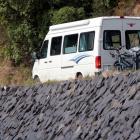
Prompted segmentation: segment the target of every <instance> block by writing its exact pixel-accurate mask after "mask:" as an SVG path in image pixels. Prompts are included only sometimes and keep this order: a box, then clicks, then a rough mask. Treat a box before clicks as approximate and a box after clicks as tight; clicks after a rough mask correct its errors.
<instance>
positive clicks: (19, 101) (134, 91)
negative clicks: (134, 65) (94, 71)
mask: <svg viewBox="0 0 140 140" xmlns="http://www.w3.org/2000/svg"><path fill="white" fill-rule="evenodd" d="M138 139H140V73H139V72H135V73H132V74H128V75H118V76H114V77H109V78H103V77H95V78H94V79H93V80H84V81H65V82H61V83H58V84H52V85H36V86H32V87H3V88H0V140H138Z"/></svg>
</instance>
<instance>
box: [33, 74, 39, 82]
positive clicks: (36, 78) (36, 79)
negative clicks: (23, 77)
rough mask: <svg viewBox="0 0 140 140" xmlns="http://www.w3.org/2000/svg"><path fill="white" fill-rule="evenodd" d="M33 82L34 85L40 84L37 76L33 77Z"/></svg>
mask: <svg viewBox="0 0 140 140" xmlns="http://www.w3.org/2000/svg"><path fill="white" fill-rule="evenodd" d="M34 82H35V83H41V82H40V79H39V77H38V76H37V75H36V76H35V77H34Z"/></svg>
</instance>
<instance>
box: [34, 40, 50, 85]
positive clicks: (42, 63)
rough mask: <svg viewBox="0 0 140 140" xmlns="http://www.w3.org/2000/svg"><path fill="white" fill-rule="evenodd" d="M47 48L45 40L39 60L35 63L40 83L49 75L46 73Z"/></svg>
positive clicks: (47, 41)
mask: <svg viewBox="0 0 140 140" xmlns="http://www.w3.org/2000/svg"><path fill="white" fill-rule="evenodd" d="M48 46H49V40H45V41H44V42H43V45H42V47H41V50H40V54H39V59H38V60H37V61H36V64H37V69H38V76H39V79H40V81H41V82H45V81H46V78H47V77H48V75H49V72H48V71H47V69H48V65H47V64H46V62H47V61H48Z"/></svg>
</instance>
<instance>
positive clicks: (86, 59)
mask: <svg viewBox="0 0 140 140" xmlns="http://www.w3.org/2000/svg"><path fill="white" fill-rule="evenodd" d="M120 46H122V47H124V48H126V49H130V48H131V47H135V46H140V17H118V16H115V17H98V18H92V19H87V20H81V21H76V22H70V23H64V24H59V25H54V26H50V28H49V32H48V34H47V35H46V37H45V39H44V42H43V45H42V47H41V50H40V53H39V57H38V58H37V59H36V60H35V63H34V66H33V71H32V77H33V79H35V78H37V77H38V78H39V79H40V81H41V82H45V81H47V80H66V79H70V78H75V76H76V75H77V73H80V74H82V76H87V75H89V76H92V75H95V74H96V73H98V72H101V71H104V70H106V69H111V68H112V66H113V63H114V61H115V60H114V58H112V56H111V55H110V51H112V50H114V48H117V47H120Z"/></svg>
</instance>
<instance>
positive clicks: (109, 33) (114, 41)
mask: <svg viewBox="0 0 140 140" xmlns="http://www.w3.org/2000/svg"><path fill="white" fill-rule="evenodd" d="M120 46H121V32H120V31H119V30H106V31H104V37H103V48H104V49H105V50H113V49H117V48H119V47H120Z"/></svg>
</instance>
